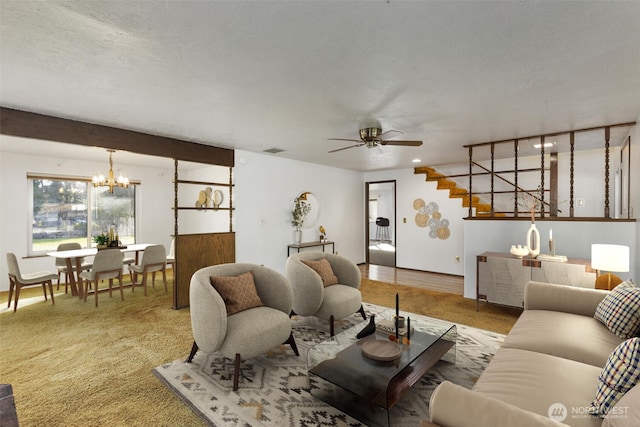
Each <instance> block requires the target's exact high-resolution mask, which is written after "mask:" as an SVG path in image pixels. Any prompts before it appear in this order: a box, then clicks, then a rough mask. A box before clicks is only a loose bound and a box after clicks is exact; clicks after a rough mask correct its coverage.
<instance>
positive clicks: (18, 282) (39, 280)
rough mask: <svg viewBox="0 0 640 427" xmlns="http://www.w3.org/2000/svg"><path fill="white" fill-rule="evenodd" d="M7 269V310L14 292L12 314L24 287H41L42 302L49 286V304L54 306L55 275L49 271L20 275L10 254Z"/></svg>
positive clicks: (14, 257)
mask: <svg viewBox="0 0 640 427" xmlns="http://www.w3.org/2000/svg"><path fill="white" fill-rule="evenodd" d="M7 267H8V268H9V300H8V301H7V308H9V307H11V297H12V296H13V292H14V290H15V293H16V296H15V302H14V303H13V312H14V313H15V312H16V310H17V309H18V298H19V297H20V289H21V288H23V287H25V286H33V285H40V284H41V285H42V291H43V292H44V300H45V301H46V300H47V287H46V285H49V293H50V294H51V303H52V304H55V303H56V302H55V300H54V299H53V280H55V279H56V277H57V275H56V273H52V272H50V271H38V272H36V273H25V274H22V273H20V266H19V265H18V258H16V255H15V254H14V253H12V252H7Z"/></svg>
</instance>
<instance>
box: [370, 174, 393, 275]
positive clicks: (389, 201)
mask: <svg viewBox="0 0 640 427" xmlns="http://www.w3.org/2000/svg"><path fill="white" fill-rule="evenodd" d="M365 185H366V188H365V194H366V203H365V220H366V224H367V227H366V233H365V238H366V242H365V244H366V245H367V246H366V248H367V251H366V254H367V257H366V262H367V264H374V265H385V266H389V267H395V266H396V181H395V180H394V181H376V182H367V183H366V184H365Z"/></svg>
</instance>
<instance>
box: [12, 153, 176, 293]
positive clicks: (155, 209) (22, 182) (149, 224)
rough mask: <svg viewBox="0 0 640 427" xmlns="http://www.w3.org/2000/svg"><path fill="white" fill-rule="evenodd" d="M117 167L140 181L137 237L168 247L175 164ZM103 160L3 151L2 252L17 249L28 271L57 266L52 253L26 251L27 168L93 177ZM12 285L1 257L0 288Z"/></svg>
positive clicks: (121, 165) (102, 164)
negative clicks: (29, 255)
mask: <svg viewBox="0 0 640 427" xmlns="http://www.w3.org/2000/svg"><path fill="white" fill-rule="evenodd" d="M116 166H118V168H119V169H122V172H123V173H124V174H125V175H127V176H128V177H129V179H131V180H137V181H140V182H141V185H139V186H138V187H137V188H136V195H137V198H136V216H137V217H138V218H140V220H139V221H138V224H137V227H136V234H137V236H136V241H138V242H144V243H160V244H164V245H165V247H166V248H167V251H168V250H169V245H170V244H171V234H172V233H173V211H172V209H171V208H172V207H173V199H174V197H173V184H172V180H173V170H172V169H171V170H169V169H153V168H147V167H142V166H127V165H124V164H121V163H118V164H117V165H116ZM106 169H108V163H107V161H106V158H105V162H101V163H97V162H85V161H83V162H78V161H71V160H69V159H63V158H55V157H41V156H31V155H25V154H16V153H9V152H2V151H0V253H1V254H2V256H3V257H4V254H5V253H7V252H13V253H15V254H16V256H17V257H18V262H19V264H20V268H21V269H22V270H23V271H24V272H34V271H42V270H49V271H52V272H53V271H55V266H54V264H55V262H54V259H53V258H51V257H46V256H45V257H36V258H24V257H26V256H27V252H28V251H27V249H28V248H27V236H28V233H29V232H30V227H29V223H28V218H29V200H28V197H27V195H28V194H29V192H28V181H27V173H28V172H30V173H40V174H43V175H47V174H50V175H67V176H69V175H71V176H85V177H90V176H92V175H93V174H94V173H96V171H105V170H106ZM8 289H9V282H8V278H7V263H6V261H5V260H4V259H3V260H2V262H0V291H6V290H8Z"/></svg>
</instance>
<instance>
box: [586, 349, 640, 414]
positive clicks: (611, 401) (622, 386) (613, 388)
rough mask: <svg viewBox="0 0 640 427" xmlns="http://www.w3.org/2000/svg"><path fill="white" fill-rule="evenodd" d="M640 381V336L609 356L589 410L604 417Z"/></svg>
mask: <svg viewBox="0 0 640 427" xmlns="http://www.w3.org/2000/svg"><path fill="white" fill-rule="evenodd" d="M638 381H640V338H632V339H629V340H626V341H625V342H623V343H622V344H620V345H619V346H618V347H616V349H615V350H614V351H613V353H611V356H609V360H607V364H606V365H605V366H604V368H603V369H602V372H601V373H600V377H599V383H598V392H597V394H596V398H595V400H594V401H593V402H591V406H590V408H589V412H590V413H592V414H595V415H599V416H601V417H604V416H605V415H606V414H607V413H608V412H609V409H610V408H612V407H613V406H614V405H615V404H616V403H617V402H618V401H619V400H620V398H621V397H622V396H624V394H625V393H626V392H627V391H629V390H630V389H631V388H632V387H633V386H635V385H636V384H637V383H638Z"/></svg>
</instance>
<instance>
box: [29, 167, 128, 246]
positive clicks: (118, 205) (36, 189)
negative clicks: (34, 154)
mask: <svg viewBox="0 0 640 427" xmlns="http://www.w3.org/2000/svg"><path fill="white" fill-rule="evenodd" d="M31 181H32V189H33V198H32V203H33V210H32V215H33V218H32V226H31V254H38V253H43V252H46V251H53V250H55V249H56V248H57V247H58V245H59V244H60V243H67V242H77V243H80V246H81V247H83V248H85V247H91V246H92V238H93V236H95V235H98V234H100V233H102V232H108V231H109V229H110V228H112V227H113V228H114V230H115V231H116V233H117V234H118V235H119V237H120V240H122V242H123V243H124V244H132V243H135V186H134V185H131V186H129V188H114V192H113V193H109V189H108V188H107V187H97V188H94V187H93V186H92V185H91V183H89V182H85V181H75V180H59V179H35V178H34V179H31Z"/></svg>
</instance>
